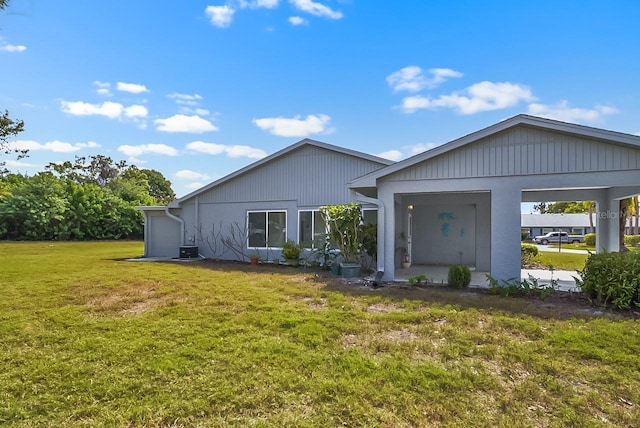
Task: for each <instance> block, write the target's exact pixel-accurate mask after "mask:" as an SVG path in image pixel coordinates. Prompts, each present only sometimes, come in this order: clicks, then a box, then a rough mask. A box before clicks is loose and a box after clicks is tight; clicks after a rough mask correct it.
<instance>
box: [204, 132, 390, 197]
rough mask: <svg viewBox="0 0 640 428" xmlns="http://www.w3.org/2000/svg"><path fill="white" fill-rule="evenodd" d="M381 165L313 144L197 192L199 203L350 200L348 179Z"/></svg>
mask: <svg viewBox="0 0 640 428" xmlns="http://www.w3.org/2000/svg"><path fill="white" fill-rule="evenodd" d="M383 166H384V165H382V164H380V163H377V162H373V161H370V160H366V159H362V158H358V157H355V156H350V155H347V154H344V153H338V152H335V151H332V150H327V149H323V148H320V147H316V146H311V145H309V146H302V147H300V148H299V149H296V150H294V151H292V152H291V153H288V154H286V155H285V156H283V157H281V158H277V159H274V160H272V161H271V162H268V163H266V164H264V165H262V166H259V167H257V168H255V169H253V170H251V171H248V172H247V173H246V174H243V175H241V176H239V177H236V178H234V179H232V180H230V181H228V182H225V183H223V184H221V185H220V186H217V187H215V188H213V189H211V190H209V191H208V192H204V193H202V194H201V195H199V198H200V203H214V202H215V203H237V202H257V201H280V200H295V201H297V202H298V206H317V205H324V204H339V203H347V202H349V201H351V196H350V192H349V189H348V187H347V183H348V182H349V181H351V180H352V179H354V178H357V177H360V176H362V175H365V174H368V173H370V172H371V171H375V170H377V169H379V168H381V167H383Z"/></svg>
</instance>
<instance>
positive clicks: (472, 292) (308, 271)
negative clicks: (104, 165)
mask: <svg viewBox="0 0 640 428" xmlns="http://www.w3.org/2000/svg"><path fill="white" fill-rule="evenodd" d="M133 263H136V262H133ZM155 263H162V264H173V265H176V266H182V267H184V268H191V269H209V270H215V271H220V272H226V273H233V272H237V273H243V274H247V273H256V274H260V273H265V274H278V275H284V276H289V275H290V276H294V275H295V276H299V275H308V276H309V279H310V280H312V281H314V282H315V283H316V284H319V285H320V286H321V288H320V289H319V290H320V291H321V292H323V291H326V292H333V293H340V294H343V295H348V296H353V297H363V298H371V297H383V298H385V299H388V300H390V301H393V302H397V303H402V302H405V301H411V302H420V303H422V304H427V305H440V306H452V307H454V308H456V309H458V310H464V309H476V310H479V311H499V312H505V313H506V314H508V315H510V316H518V315H529V316H534V317H538V318H543V319H558V320H566V319H570V318H579V319H594V318H607V319H612V320H623V319H628V318H637V317H638V314H637V313H635V312H633V311H614V310H609V309H606V308H602V307H597V306H594V305H592V304H591V302H590V301H589V300H588V299H587V298H586V297H585V296H584V295H583V294H582V293H571V292H562V291H556V292H554V293H551V294H550V295H549V296H547V297H546V298H544V299H542V298H539V297H536V296H517V297H511V296H510V297H502V296H497V295H493V294H491V293H490V292H489V290H488V289H479V288H467V289H453V288H449V287H447V286H441V285H428V286H411V285H408V284H406V283H386V284H384V285H383V286H381V287H377V288H373V287H371V286H369V285H367V283H366V282H365V281H363V280H362V278H352V279H350V280H347V279H344V278H339V277H335V276H333V275H331V273H330V272H328V271H324V270H320V269H317V268H305V267H293V266H287V265H271V264H259V265H252V264H250V263H248V262H230V261H218V260H192V261H176V260H172V261H169V260H167V261H157V262H155Z"/></svg>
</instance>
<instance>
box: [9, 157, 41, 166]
mask: <svg viewBox="0 0 640 428" xmlns="http://www.w3.org/2000/svg"><path fill="white" fill-rule="evenodd" d="M4 163H5V164H6V165H7V166H12V167H14V168H35V167H37V166H38V165H35V164H32V163H27V162H22V161H16V160H11V159H9V160H6V161H4Z"/></svg>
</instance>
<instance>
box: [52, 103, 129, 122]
mask: <svg viewBox="0 0 640 428" xmlns="http://www.w3.org/2000/svg"><path fill="white" fill-rule="evenodd" d="M61 104H62V111H63V112H65V113H68V114H71V115H74V116H105V117H108V118H109V119H116V118H118V117H120V116H121V115H122V112H123V111H124V106H123V105H122V104H120V103H114V102H111V101H105V102H104V103H102V104H90V103H85V102H82V101H62V102H61Z"/></svg>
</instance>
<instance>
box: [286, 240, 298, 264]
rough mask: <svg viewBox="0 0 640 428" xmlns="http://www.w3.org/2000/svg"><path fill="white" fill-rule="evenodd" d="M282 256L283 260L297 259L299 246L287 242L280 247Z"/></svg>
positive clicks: (289, 241)
mask: <svg viewBox="0 0 640 428" xmlns="http://www.w3.org/2000/svg"><path fill="white" fill-rule="evenodd" d="M282 255H283V256H284V258H285V259H290V260H294V259H297V258H298V257H300V246H299V245H298V244H296V243H295V242H293V241H291V240H288V241H287V242H285V243H284V245H283V246H282Z"/></svg>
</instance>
